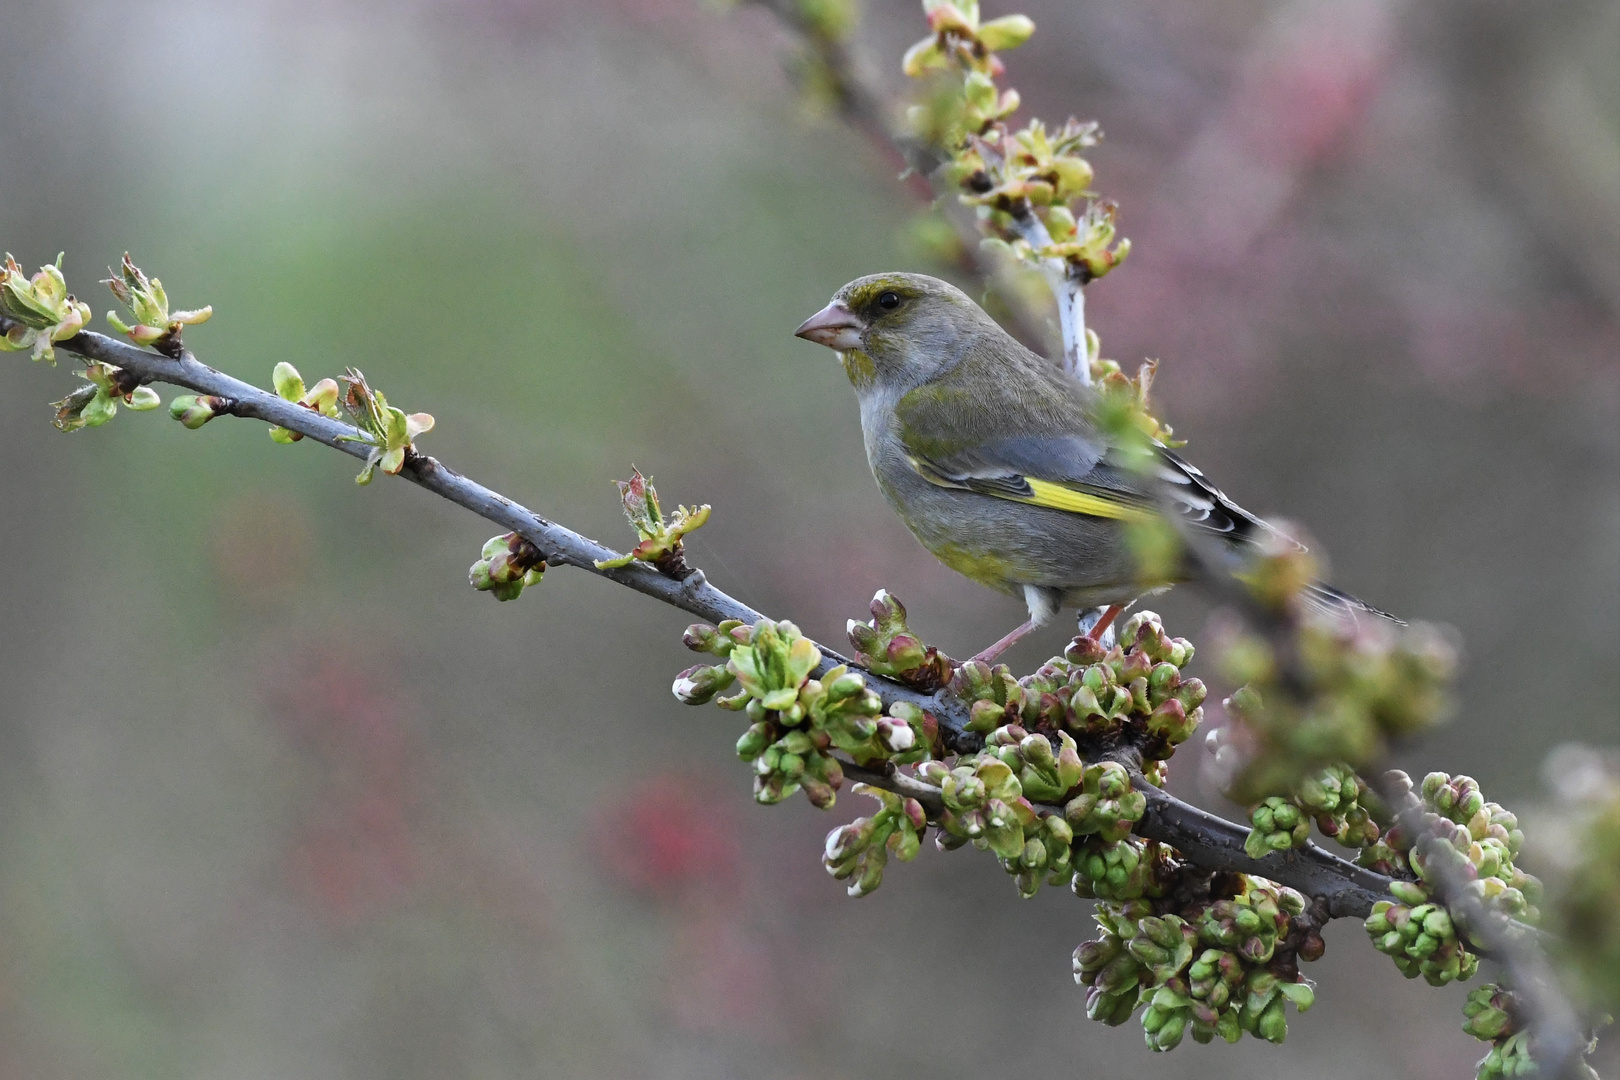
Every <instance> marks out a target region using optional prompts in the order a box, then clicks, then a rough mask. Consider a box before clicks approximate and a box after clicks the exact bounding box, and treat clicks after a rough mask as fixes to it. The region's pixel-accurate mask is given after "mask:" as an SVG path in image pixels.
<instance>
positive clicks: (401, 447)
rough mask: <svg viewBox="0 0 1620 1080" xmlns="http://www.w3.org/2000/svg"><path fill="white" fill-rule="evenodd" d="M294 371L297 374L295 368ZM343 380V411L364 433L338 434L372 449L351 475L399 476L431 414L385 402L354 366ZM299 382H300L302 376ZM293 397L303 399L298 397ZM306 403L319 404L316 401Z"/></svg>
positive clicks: (364, 480)
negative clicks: (358, 473) (407, 411)
mask: <svg viewBox="0 0 1620 1080" xmlns="http://www.w3.org/2000/svg"><path fill="white" fill-rule="evenodd" d="M288 367H291V365H290V364H289V365H288ZM278 370H279V367H278ZM293 374H294V375H296V374H297V372H294V373H293ZM343 381H344V382H346V383H348V384H349V386H348V390H347V391H346V392H345V393H344V395H343V408H344V411H346V412H347V413H348V414H349V418H350V419H351V420H352V421H353V422H354V424H355V426H356V427H358V428H359V429H360V430H361V431H362V432H363V433H364V437H363V438H355V437H353V436H339V438H348V439H350V440H351V441H354V442H364V443H366V444H368V445H369V446H370V447H371V453H369V454H368V455H366V463H365V465H364V467H363V468H361V470H360V475H359V476H356V477H355V478H354V482H355V483H357V484H369V483H371V479H372V477H373V475H375V473H376V470H378V469H381V470H382V471H383V472H385V473H387V474H388V475H389V476H398V475H399V471H400V470H401V469H403V468H404V467H405V459H406V457H407V456H408V455H410V454H412V453H414V452H415V450H416V447H415V445H414V444H415V440H416V438H417V436H419V435H424V434H426V433H427V432H429V431H432V430H433V417H432V416H430V415H428V414H427V413H409V414H407V413H405V412H403V411H402V410H400V409H396V408H394V407H393V406H392V405H390V404H388V399H387V398H386V397H384V396H383V393H382V391H381V390H373V389H372V388H371V387H370V386H369V385H368V384H367V383H366V377H365V376H364V375H362V374H361V373H360V372H359V371H358V370H357V369H355V368H349V369H348V373H347V374H346V375H345V376H344V377H343ZM299 382H300V383H302V380H299ZM278 389H279V387H278ZM315 389H316V390H320V389H321V384H320V383H317V384H316V387H315ZM311 393H313V391H311ZM282 396H284V397H285V396H286V395H282ZM295 400H300V403H303V402H302V400H301V399H295ZM309 407H310V408H319V405H310V406H309ZM271 437H272V438H274V437H275V433H274V432H271ZM288 441H290V440H288Z"/></svg>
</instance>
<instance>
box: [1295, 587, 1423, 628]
mask: <svg viewBox="0 0 1620 1080" xmlns="http://www.w3.org/2000/svg"><path fill="white" fill-rule="evenodd" d="M1302 595H1303V596H1304V597H1305V602H1306V603H1307V604H1309V605H1310V606H1311V607H1312V608H1314V609H1315V610H1317V611H1321V612H1325V613H1327V614H1329V615H1336V616H1339V617H1341V618H1342V617H1344V616H1349V617H1351V618H1354V617H1356V616H1358V615H1363V614H1366V615H1376V616H1378V617H1379V618H1380V619H1388V620H1389V621H1390V622H1392V623H1395V624H1396V625H1398V626H1405V625H1406V620H1405V619H1401V618H1398V617H1396V616H1394V615H1391V614H1390V613H1389V612H1387V611H1384V610H1382V609H1380V608H1375V607H1373V606H1372V605H1371V604H1369V603H1367V602H1366V601H1364V600H1358V599H1356V598H1355V597H1354V596H1351V595H1350V594H1349V593H1347V592H1344V591H1343V590H1341V589H1335V588H1334V587H1333V586H1332V585H1328V584H1326V583H1325V582H1321V581H1313V582H1311V583H1310V584H1309V585H1307V586H1306V587H1305V592H1304V593H1303V594H1302Z"/></svg>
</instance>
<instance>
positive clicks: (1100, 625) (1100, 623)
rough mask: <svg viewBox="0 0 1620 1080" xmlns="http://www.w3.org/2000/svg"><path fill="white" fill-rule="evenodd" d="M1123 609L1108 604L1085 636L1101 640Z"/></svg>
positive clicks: (1120, 606)
mask: <svg viewBox="0 0 1620 1080" xmlns="http://www.w3.org/2000/svg"><path fill="white" fill-rule="evenodd" d="M1124 610H1125V605H1124V604H1109V605H1108V608H1107V610H1105V611H1104V612H1103V613H1102V617H1101V618H1099V619H1098V620H1097V621H1096V622H1094V623H1092V624H1091V629H1090V630H1087V631H1086V637H1088V638H1090V639H1091V640H1092V641H1101V640H1102V636H1103V634H1104V633H1106V632H1107V630H1108V628H1109V627H1110V626H1112V625H1114V620H1115V619H1117V618H1119V613H1120V612H1122V611H1124ZM992 647H994V646H992Z"/></svg>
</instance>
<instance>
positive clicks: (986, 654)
mask: <svg viewBox="0 0 1620 1080" xmlns="http://www.w3.org/2000/svg"><path fill="white" fill-rule="evenodd" d="M1038 625H1040V624H1039V623H1037V622H1035V620H1033V619H1030V620H1028V621H1027V622H1025V623H1024V624H1023V625H1021V626H1018V627H1016V628H1015V629H1014V630H1013V631H1012V632H1011V633H1009V634H1008V635H1007V636H1006V637H1004V638H1002V639H1001V640H1000V641H998V642H996V643H995V644H994V645H992V646H990V647H989V648H988V649H985V650H984V651H983V652H981V653H977V654H975V655H974V656H973V659H974V660H977V661H978V662H980V663H982V664H994V663H995V662H996V661H997V660H998V659H999V658H1000V657H1001V654H1002V653H1004V652H1006V651H1007V650H1008V649H1010V648H1012V647H1013V646H1014V645H1016V644H1018V642H1020V641H1022V640H1023V639H1024V638H1025V637H1027V636H1029V634H1030V633H1031V632H1032V631H1034V629H1035V628H1036V627H1037V626H1038Z"/></svg>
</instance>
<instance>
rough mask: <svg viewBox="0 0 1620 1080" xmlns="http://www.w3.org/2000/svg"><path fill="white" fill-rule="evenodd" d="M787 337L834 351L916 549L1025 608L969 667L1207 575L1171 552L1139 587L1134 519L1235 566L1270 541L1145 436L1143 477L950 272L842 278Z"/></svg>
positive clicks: (1064, 386)
mask: <svg viewBox="0 0 1620 1080" xmlns="http://www.w3.org/2000/svg"><path fill="white" fill-rule="evenodd" d="M794 334H795V335H796V336H797V337H800V338H804V339H805V340H807V341H811V342H814V343H816V344H818V345H824V346H826V347H828V348H830V349H832V350H833V351H834V352H835V353H836V354H837V356H838V360H839V362H840V364H841V365H842V366H843V369H844V373H845V375H846V376H848V378H849V381H850V383H851V384H852V385H853V386H854V388H855V397H856V400H857V401H858V403H859V405H860V414H861V432H862V436H863V441H864V443H865V447H866V459H867V463H868V464H869V465H870V466H871V470H872V475H873V477H874V478H875V479H876V480H877V485H878V488H879V490H880V491H881V492H882V493H883V496H884V498H885V499H886V500H887V501H888V503H889V505H890V506H891V507H892V508H893V509H894V511H895V513H897V514H898V515H899V517H900V519H901V520H902V521H904V522H905V524H906V526H907V527H908V528H909V529H910V530H911V532H912V534H913V535H914V536H915V537H916V538H917V539H918V540H919V541H920V542H921V543H922V545H923V547H925V548H927V549H928V551H929V552H931V553H932V554H933V555H934V557H935V558H937V559H938V560H939V561H940V562H942V563H944V564H945V565H946V566H948V567H950V568H951V569H952V570H955V571H957V572H958V573H960V574H962V575H964V576H965V577H967V578H970V579H971V580H973V581H976V582H979V583H980V584H982V585H986V586H989V587H990V588H992V589H995V590H997V591H999V592H1003V593H1006V594H1008V595H1011V596H1014V597H1021V598H1022V599H1023V601H1024V603H1025V605H1026V606H1027V608H1028V611H1029V618H1028V619H1027V620H1026V621H1025V622H1024V623H1023V624H1021V625H1020V626H1018V627H1016V628H1014V629H1013V630H1012V631H1011V632H1010V633H1008V634H1006V635H1005V636H1004V637H1002V638H1001V639H1000V640H998V641H996V642H995V643H994V644H992V645H990V646H989V647H988V648H986V649H984V650H983V651H982V652H980V653H979V654H977V655H976V656H975V657H974V659H976V660H981V661H984V662H986V663H991V662H994V661H995V660H996V659H997V658H998V657H999V656H1000V655H1001V654H1002V653H1003V652H1005V651H1006V650H1007V649H1008V648H1010V647H1011V646H1012V645H1013V644H1014V643H1016V642H1017V641H1019V640H1020V639H1022V638H1023V637H1025V636H1027V635H1028V634H1030V633H1031V632H1033V631H1034V630H1036V629H1037V628H1039V627H1041V626H1043V625H1045V624H1046V623H1048V622H1050V621H1051V620H1052V619H1053V618H1054V617H1055V616H1056V615H1057V614H1058V612H1059V611H1060V610H1062V609H1064V608H1079V609H1081V610H1083V611H1089V610H1091V609H1101V610H1102V613H1101V614H1100V615H1098V616H1096V617H1095V619H1094V621H1093V622H1092V623H1091V625H1090V627H1089V629H1088V630H1087V631H1086V632H1087V634H1088V636H1091V637H1093V638H1098V637H1100V636H1101V635H1102V634H1103V633H1104V632H1105V631H1106V630H1107V629H1108V627H1109V625H1110V624H1111V623H1112V622H1113V621H1114V619H1115V618H1117V617H1118V615H1119V614H1120V613H1121V612H1122V611H1124V610H1125V609H1126V608H1128V607H1129V606H1130V605H1131V604H1133V603H1134V602H1135V601H1136V600H1137V599H1138V598H1139V597H1141V596H1142V595H1144V594H1147V593H1152V592H1157V591H1160V590H1162V589H1164V588H1168V587H1169V586H1171V585H1173V584H1176V583H1179V582H1181V581H1186V580H1190V579H1193V578H1195V577H1197V576H1199V574H1200V573H1201V572H1204V571H1201V570H1200V566H1199V563H1198V562H1197V561H1196V560H1193V559H1192V558H1190V557H1186V556H1184V557H1183V558H1182V559H1180V560H1179V564H1177V565H1170V566H1167V567H1165V568H1164V571H1165V572H1163V573H1161V574H1160V575H1159V578H1162V580H1161V579H1158V578H1148V579H1146V580H1144V576H1143V572H1144V567H1143V566H1142V565H1141V563H1140V560H1139V559H1138V558H1137V557H1136V555H1135V554H1134V553H1133V549H1132V547H1131V543H1130V536H1129V534H1128V530H1129V528H1130V526H1131V524H1132V523H1134V522H1140V521H1145V520H1149V519H1152V518H1155V517H1158V518H1159V520H1165V518H1164V517H1163V516H1162V515H1164V514H1167V513H1173V514H1178V515H1179V516H1180V518H1181V523H1180V524H1181V527H1182V528H1183V529H1185V530H1188V531H1189V532H1191V533H1194V534H1197V535H1201V536H1203V537H1207V538H1211V539H1213V540H1215V541H1217V542H1218V545H1219V547H1218V550H1219V551H1221V552H1222V554H1223V555H1225V556H1229V561H1230V563H1231V572H1232V573H1234V574H1236V573H1240V572H1241V567H1242V566H1243V565H1244V564H1245V561H1246V560H1245V554H1246V552H1247V553H1252V552H1253V551H1254V550H1255V549H1256V548H1257V547H1258V546H1259V545H1260V544H1261V543H1262V542H1264V541H1265V540H1267V539H1270V538H1274V537H1276V536H1277V535H1278V534H1277V533H1276V532H1275V530H1273V529H1272V527H1271V526H1270V525H1268V524H1267V523H1266V522H1264V521H1262V520H1261V519H1260V518H1258V517H1256V516H1255V515H1253V514H1251V513H1249V512H1248V511H1246V510H1244V509H1243V508H1242V507H1241V506H1238V505H1237V504H1236V503H1235V502H1233V501H1232V500H1231V499H1229V498H1227V497H1226V495H1225V494H1223V493H1222V492H1221V491H1220V489H1219V488H1217V487H1215V486H1214V484H1212V483H1211V482H1210V481H1209V480H1208V479H1207V478H1206V477H1205V476H1204V474H1203V473H1202V472H1200V471H1199V470H1198V469H1197V468H1196V467H1195V466H1193V465H1192V464H1191V463H1190V462H1188V461H1186V460H1184V459H1183V458H1182V457H1181V456H1180V455H1178V454H1177V453H1175V452H1174V451H1173V450H1172V449H1170V448H1169V447H1168V446H1166V445H1164V444H1163V443H1162V442H1160V441H1158V440H1152V442H1151V460H1150V461H1149V463H1148V468H1147V471H1146V473H1144V470H1143V468H1142V466H1141V464H1140V461H1139V460H1138V461H1135V462H1133V461H1131V460H1129V459H1128V457H1127V454H1126V453H1125V451H1124V448H1123V447H1122V446H1121V445H1120V444H1119V442H1118V440H1116V439H1110V437H1109V436H1108V435H1107V434H1106V432H1105V430H1104V428H1103V426H1102V425H1100V424H1099V422H1098V419H1097V413H1096V409H1097V405H1098V404H1099V400H1098V395H1097V392H1096V390H1095V389H1094V388H1092V387H1091V386H1089V385H1087V384H1085V383H1082V382H1081V381H1080V380H1079V379H1077V378H1076V377H1075V376H1073V375H1071V374H1069V373H1067V372H1065V371H1064V370H1063V369H1061V368H1060V367H1059V366H1058V365H1057V364H1055V363H1054V362H1052V361H1051V360H1048V359H1046V358H1045V357H1042V356H1040V355H1038V354H1037V353H1034V352H1032V351H1031V350H1029V349H1027V348H1025V347H1024V345H1022V344H1021V343H1020V342H1018V341H1017V340H1016V339H1015V338H1014V337H1013V336H1012V335H1011V334H1009V333H1008V332H1007V331H1006V330H1005V329H1003V328H1002V327H1001V325H1000V324H998V323H997V322H996V321H995V319H993V318H992V317H991V316H990V315H989V314H988V313H987V312H986V311H985V310H984V309H983V308H981V307H980V306H979V305H978V304H977V303H975V302H974V301H973V300H972V299H971V298H970V297H969V296H968V295H967V294H966V293H964V292H962V291H961V290H960V289H958V288H957V287H956V286H954V285H952V284H950V283H949V282H946V281H942V280H940V279H938V278H934V277H929V276H927V275H923V274H911V273H883V274H872V275H868V276H866V277H860V278H856V279H855V280H854V281H851V282H849V283H848V284H847V285H845V286H844V287H843V288H841V289H839V290H838V291H837V293H835V294H834V295H833V298H832V300H831V302H830V303H828V304H827V306H826V307H824V308H822V309H821V310H820V311H818V312H816V313H815V314H814V315H812V316H810V318H808V319H806V320H805V321H804V323H803V324H802V325H801V326H800V327H799V328H798V329H797V330H796V331H794ZM1304 595H1305V599H1306V600H1307V601H1308V602H1309V603H1310V604H1311V605H1312V606H1314V607H1318V608H1322V609H1326V610H1331V611H1334V612H1336V613H1339V614H1341V615H1344V616H1346V617H1352V618H1353V617H1357V616H1359V615H1361V614H1367V615H1371V616H1377V617H1380V618H1385V619H1391V620H1393V621H1396V622H1399V620H1397V619H1395V618H1394V616H1392V615H1389V614H1388V613H1387V612H1383V611H1380V610H1379V609H1377V608H1375V607H1373V606H1372V605H1370V604H1366V603H1364V602H1362V601H1360V600H1358V599H1356V598H1355V597H1353V596H1351V595H1349V594H1348V593H1344V592H1341V591H1339V590H1338V589H1335V588H1333V587H1332V586H1330V585H1326V584H1322V583H1313V584H1312V585H1310V586H1308V587H1307V589H1306V591H1305V594H1304ZM1082 625H1084V623H1082Z"/></svg>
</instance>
